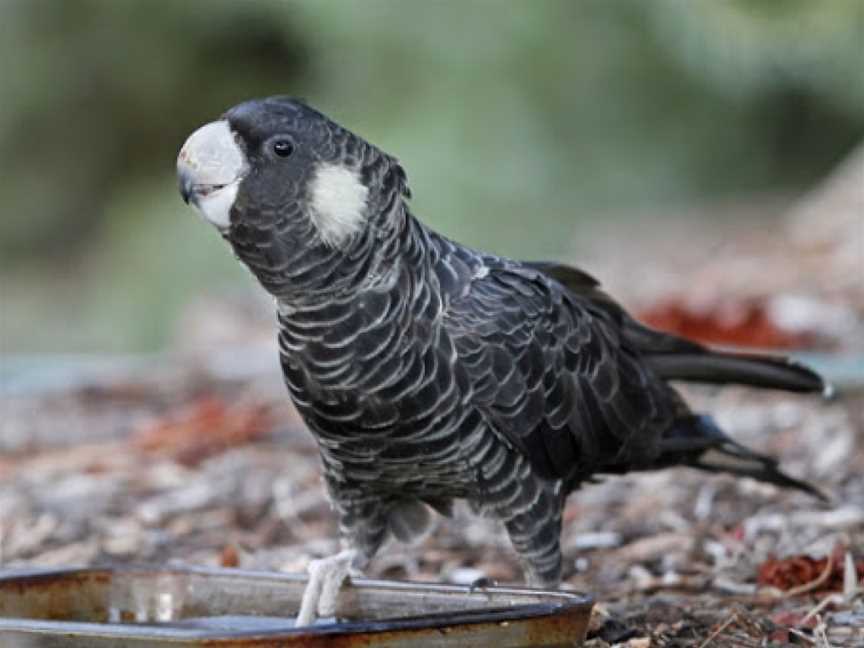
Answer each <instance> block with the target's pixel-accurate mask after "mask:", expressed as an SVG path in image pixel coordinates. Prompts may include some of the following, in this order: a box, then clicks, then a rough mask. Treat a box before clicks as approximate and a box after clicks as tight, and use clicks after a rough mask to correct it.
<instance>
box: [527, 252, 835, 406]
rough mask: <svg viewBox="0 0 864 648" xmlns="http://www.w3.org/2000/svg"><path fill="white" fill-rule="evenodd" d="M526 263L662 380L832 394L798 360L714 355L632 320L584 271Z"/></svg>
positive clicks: (827, 387) (681, 339) (717, 352)
mask: <svg viewBox="0 0 864 648" xmlns="http://www.w3.org/2000/svg"><path fill="white" fill-rule="evenodd" d="M524 263H525V265H526V266H528V267H530V268H533V269H535V270H537V271H539V272H542V273H544V274H546V275H548V276H550V277H552V278H553V279H555V280H556V281H558V282H559V283H560V284H562V285H563V286H565V287H566V288H567V289H568V290H569V291H570V292H571V293H573V294H574V295H576V296H578V297H580V298H582V299H585V300H587V302H588V303H590V304H591V305H592V307H593V308H595V309H597V310H598V311H600V312H603V313H605V314H606V316H608V317H610V318H611V319H612V320H613V321H614V322H616V323H617V324H618V325H619V326H620V327H621V331H622V334H623V337H624V339H625V341H626V342H627V343H628V344H630V345H631V346H632V347H633V348H634V349H636V350H637V351H638V352H639V353H640V354H641V355H642V357H643V359H644V360H645V362H646V363H647V364H649V365H650V366H651V367H652V368H653V369H654V372H655V373H656V374H657V375H658V376H659V377H661V378H664V379H666V380H691V381H694V382H705V383H717V384H722V383H740V384H742V385H750V386H752V387H765V388H768V389H782V390H786V391H793V392H814V393H822V394H824V395H825V396H826V397H828V396H831V394H832V393H833V392H832V389H831V387H830V385H828V384H826V383H825V381H824V380H822V377H821V376H819V374H817V373H816V372H815V371H812V370H811V369H808V368H807V367H805V366H803V365H801V364H798V363H797V362H794V361H793V360H788V359H786V358H783V357H777V356H774V357H772V356H765V355H757V354H746V353H724V352H722V351H714V350H713V349H709V348H708V347H705V346H703V345H701V344H699V343H698V342H693V341H691V340H687V339H684V338H682V337H679V336H677V335H672V334H670V333H664V332H663V331H658V330H655V329H653V328H650V327H648V326H645V325H644V324H642V323H641V322H638V321H637V320H635V319H633V318H632V317H630V315H628V314H627V312H626V311H625V310H624V309H623V308H621V306H620V305H619V304H617V303H616V302H615V301H614V300H613V299H612V298H611V297H609V295H607V294H606V293H605V292H603V290H601V289H600V285H599V282H598V281H597V280H596V279H595V278H594V277H592V276H591V275H589V274H588V273H587V272H584V271H583V270H580V269H578V268H574V267H572V266H568V265H564V264H561V263H555V262H544V261H526V262H524Z"/></svg>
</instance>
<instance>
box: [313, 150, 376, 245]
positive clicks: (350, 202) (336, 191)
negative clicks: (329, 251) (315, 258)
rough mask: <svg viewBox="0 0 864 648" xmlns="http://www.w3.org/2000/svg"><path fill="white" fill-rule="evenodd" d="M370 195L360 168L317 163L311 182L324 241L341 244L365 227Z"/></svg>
mask: <svg viewBox="0 0 864 648" xmlns="http://www.w3.org/2000/svg"><path fill="white" fill-rule="evenodd" d="M368 195H369V189H368V187H366V185H364V184H363V182H362V181H361V180H360V174H359V173H358V172H357V171H354V170H352V169H349V168H347V167H344V166H341V165H338V164H321V165H319V166H318V167H317V169H316V170H315V175H314V177H313V178H312V182H311V183H310V199H311V212H312V213H311V217H312V222H313V223H314V224H315V226H316V227H317V228H318V234H319V235H320V236H321V240H322V241H324V243H326V244H327V245H330V246H336V245H339V244H340V243H342V242H343V241H344V240H345V239H346V238H348V237H349V236H351V235H352V234H354V233H355V232H357V231H359V230H360V228H361V227H363V221H364V220H365V219H366V198H367V197H368Z"/></svg>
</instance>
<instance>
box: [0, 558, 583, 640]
mask: <svg viewBox="0 0 864 648" xmlns="http://www.w3.org/2000/svg"><path fill="white" fill-rule="evenodd" d="M121 573H122V574H148V575H159V574H165V575H172V574H173V575H178V576H182V575H199V576H220V577H246V578H255V579H257V580H270V581H293V582H297V583H303V582H306V580H307V578H306V576H304V575H299V574H280V573H274V572H262V571H251V570H241V569H216V568H206V567H194V566H189V567H176V566H170V567H166V568H161V567H153V566H149V565H112V566H94V567H67V568H62V569H51V568H34V569H20V570H19V569H16V570H10V571H0V587H2V585H3V584H4V583H20V582H21V580H22V579H27V580H31V582H32V581H37V582H38V581H42V580H47V579H49V578H58V577H75V576H104V577H109V578H110V577H111V576H113V575H114V574H121ZM351 582H352V584H353V585H355V586H357V587H358V588H362V589H374V590H390V591H406V592H407V591H411V592H418V591H419V592H424V593H430V594H433V593H434V594H469V593H471V589H470V587H468V586H459V585H438V584H434V583H422V582H414V581H381V580H373V579H359V578H355V579H352V581H351ZM474 592H475V593H476V592H478V590H474ZM479 592H481V593H482V592H489V593H494V594H496V595H499V596H535V597H542V598H545V599H552V600H550V601H548V602H540V603H529V604H524V605H518V604H517V605H515V606H513V607H495V608H483V609H478V610H466V611H464V612H456V613H453V612H446V613H445V612H434V613H430V614H423V615H414V616H410V617H399V618H394V619H389V620H388V619H380V620H376V621H365V622H358V621H353V622H347V623H334V624H329V625H320V626H306V627H300V628H295V627H286V628H284V629H283V628H273V629H268V630H248V631H235V632H232V631H224V630H201V629H191V628H171V629H170V631H169V630H167V629H165V630H162V631H161V632H160V629H159V628H158V627H157V626H152V627H147V628H146V631H147V632H151V633H152V635H162V636H163V637H164V636H168V635H167V634H165V633H167V632H170V634H171V636H172V637H174V638H176V639H181V640H185V639H206V640H220V639H224V640H233V639H274V638H279V637H286V638H288V637H291V636H297V635H315V636H326V635H351V634H363V633H370V632H382V631H412V630H440V629H444V628H447V627H453V626H460V625H474V624H481V623H502V622H518V621H522V620H527V619H534V618H538V617H544V616H551V615H553V614H556V613H567V612H575V611H577V610H582V611H585V610H586V609H587V610H590V608H591V606H593V600H592V599H591V598H590V597H589V596H586V595H583V594H577V593H574V592H551V591H545V590H537V589H531V588H524V587H506V588H502V587H488V588H483V589H481V590H479ZM556 599H557V600H556ZM61 625H62V626H63V634H67V635H75V634H78V635H88V634H90V635H92V634H98V635H101V636H124V635H125V636H128V635H129V632H130V629H131V628H133V627H135V626H124V625H121V624H102V623H88V622H68V621H44V620H35V619H34V620H27V619H21V618H6V619H3V618H0V631H2V630H18V631H22V630H23V631H31V632H35V633H44V632H48V631H52V630H53V631H56V630H57V629H58V627H59V626H61ZM140 630H144V628H140ZM139 636H140V637H141V638H143V637H144V635H139ZM154 638H155V637H154Z"/></svg>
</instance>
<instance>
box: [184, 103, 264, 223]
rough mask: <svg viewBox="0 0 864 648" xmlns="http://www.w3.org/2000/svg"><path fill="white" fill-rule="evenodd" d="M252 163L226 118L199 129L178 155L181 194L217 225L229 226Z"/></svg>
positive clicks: (188, 202) (185, 200) (187, 201)
mask: <svg viewBox="0 0 864 648" xmlns="http://www.w3.org/2000/svg"><path fill="white" fill-rule="evenodd" d="M247 171H248V163H247V162H246V157H245V155H244V154H243V151H242V149H241V148H240V146H239V145H238V144H237V141H236V139H235V136H234V133H232V132H231V128H230V126H229V125H228V122H227V121H226V120H224V119H222V120H219V121H215V122H211V123H209V124H205V125H204V126H202V127H201V128H199V129H198V130H196V131H195V132H194V133H192V135H190V136H189V139H187V140H186V143H185V144H183V148H181V149H180V154H179V155H178V156H177V180H178V183H179V185H180V195H181V196H182V197H183V201H184V202H186V203H187V204H190V203H191V204H192V205H193V206H195V207H196V208H197V209H198V210H199V211H200V212H201V214H202V215H203V216H204V218H205V219H207V220H208V221H210V222H211V223H213V224H214V225H216V226H217V227H221V228H224V227H228V225H229V222H230V210H231V207H232V206H233V203H234V199H235V198H236V196H237V189H238V187H239V184H240V181H241V180H242V179H243V177H244V176H245V175H246V172H247Z"/></svg>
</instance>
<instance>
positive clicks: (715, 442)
mask: <svg viewBox="0 0 864 648" xmlns="http://www.w3.org/2000/svg"><path fill="white" fill-rule="evenodd" d="M660 462H661V464H662V466H663V467H667V466H673V465H685V466H691V467H693V468H699V469H700V470H706V471H710V472H725V473H730V474H733V475H741V476H742V477H752V478H753V479H757V480H759V481H763V482H767V483H769V484H775V485H777V486H781V487H783V488H793V489H796V490H800V491H803V492H805V493H807V494H809V495H811V496H813V497H816V498H817V499H820V500H822V501H823V502H827V501H829V498H828V497H827V496H826V495H825V494H824V493H823V492H822V491H820V490H819V489H818V488H816V487H815V486H813V485H812V484H808V483H807V482H805V481H803V480H800V479H796V478H794V477H790V476H789V475H787V474H786V473H784V472H783V471H782V470H780V467H779V465H778V463H777V460H776V459H774V458H772V457H768V456H765V455H763V454H759V453H758V452H754V451H753V450H750V449H749V448H747V447H746V446H743V445H741V444H740V443H737V442H735V441H733V440H732V439H730V438H729V437H728V436H726V434H725V433H724V432H723V431H722V430H720V429H719V428H718V427H717V425H716V424H715V423H714V422H713V420H712V419H711V418H710V417H707V416H689V417H685V418H683V419H681V420H680V421H679V424H678V425H676V426H675V427H674V428H672V430H670V432H669V434H667V435H666V436H664V438H663V441H662V454H661V457H660Z"/></svg>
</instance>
